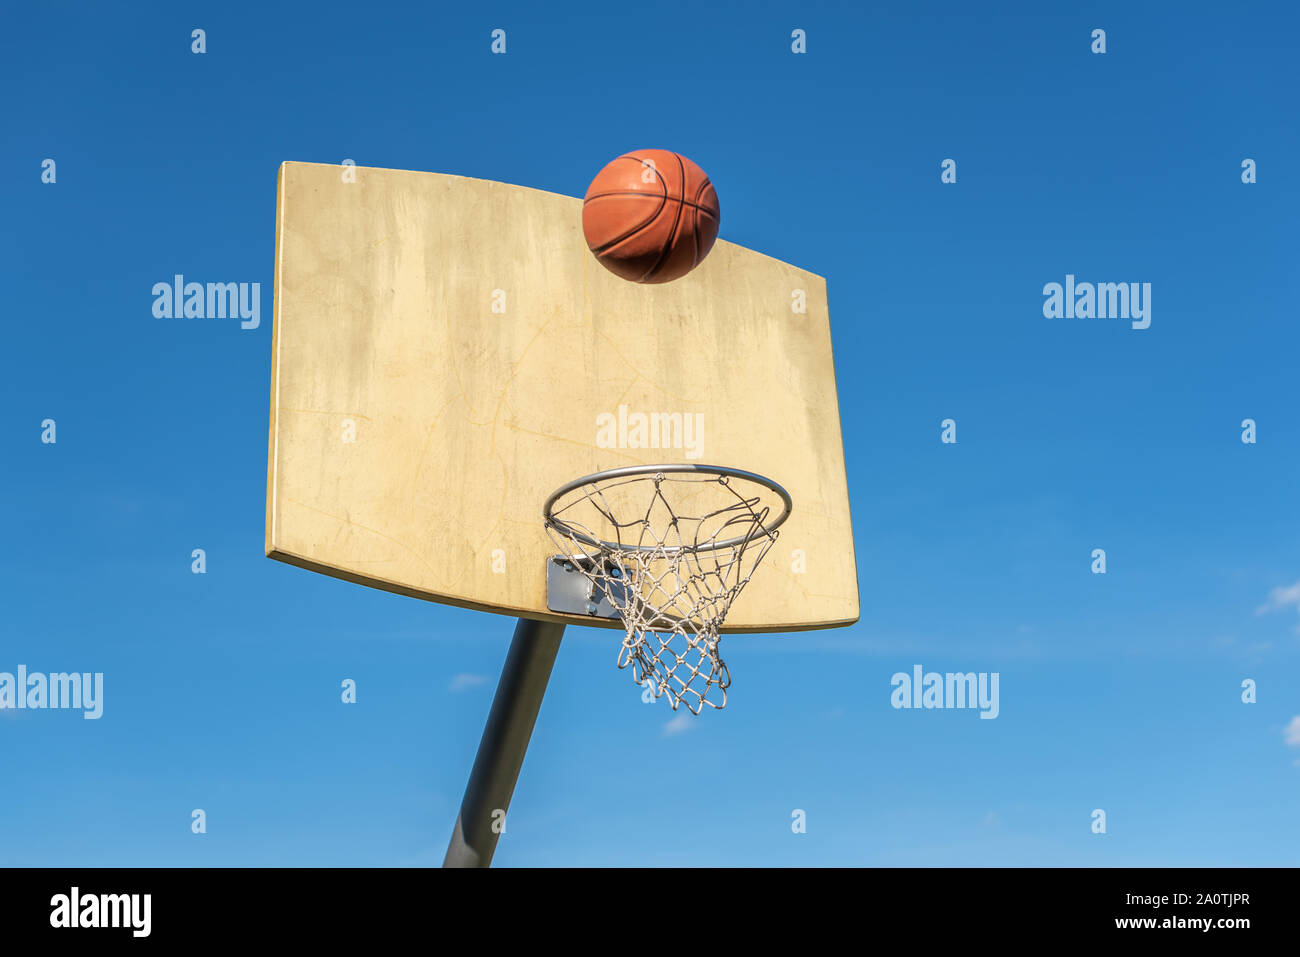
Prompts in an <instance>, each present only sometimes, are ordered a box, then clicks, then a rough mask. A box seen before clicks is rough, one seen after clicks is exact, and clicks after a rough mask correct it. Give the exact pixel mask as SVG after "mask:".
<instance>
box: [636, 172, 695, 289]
mask: <svg viewBox="0 0 1300 957" xmlns="http://www.w3.org/2000/svg"><path fill="white" fill-rule="evenodd" d="M673 159H675V160H677V173H678V176H679V177H680V179H679V182H680V183H681V184H682V186H681V189H679V190H678V191H677V193H678V195H677V197H676V198H677V209H676V210H675V211H674V215H673V225H672V228H671V229H670V230H668V242H666V243H664V247H663V249H661V250H660V251H659V259H658V261H657V262H656V263H655V264H654V265H653V266H652V267H651V268H650V271H649V272H647V273H646V274H645V275H643V276H642V277H641V278H640V279H638V280H637V282H645V281H646V280H648V279H650V278H652V277H653V276H654V274H655V273H657V272H658V271H659V270H660V269H662V268H663V264H664V262H665V261H666V260H667V259H668V253H669V251H670V250H671V249H672V248H673V240H674V239H675V238H676V236H677V230H678V228H679V227H680V226H681V222H682V207H683V206H684V205H685V203H684V202H683V200H684V199H686V167H685V166H684V165H682V158H681V156H680V155H679V154H677V153H674V154H673ZM651 168H652V169H654V171H655V173H656V174H658V173H659V170H658V168H657V167H651ZM659 178H660V179H663V177H662V176H660V177H659ZM667 192H668V182H667V180H665V181H664V193H665V194H666V193H667Z"/></svg>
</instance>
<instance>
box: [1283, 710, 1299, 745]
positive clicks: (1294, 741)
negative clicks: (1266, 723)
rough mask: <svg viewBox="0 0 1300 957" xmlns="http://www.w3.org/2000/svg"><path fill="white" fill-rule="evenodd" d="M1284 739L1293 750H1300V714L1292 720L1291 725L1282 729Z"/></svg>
mask: <svg viewBox="0 0 1300 957" xmlns="http://www.w3.org/2000/svg"><path fill="white" fill-rule="evenodd" d="M1282 737H1283V738H1285V739H1286V743H1287V744H1289V745H1291V747H1293V748H1300V714H1298V715H1296V716H1295V717H1294V718H1292V719H1291V723H1290V724H1288V725H1287V726H1286V727H1285V728H1284V729H1282Z"/></svg>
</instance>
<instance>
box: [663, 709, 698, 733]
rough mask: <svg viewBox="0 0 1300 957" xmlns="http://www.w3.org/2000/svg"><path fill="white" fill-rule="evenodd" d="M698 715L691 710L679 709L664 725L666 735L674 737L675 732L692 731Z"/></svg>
mask: <svg viewBox="0 0 1300 957" xmlns="http://www.w3.org/2000/svg"><path fill="white" fill-rule="evenodd" d="M695 722H696V717H695V715H693V714H691V713H690V712H689V711H679V712H677V715H676V716H675V717H674V718H673V719H672V720H671V721H669V722H668V723H667V724H665V725H664V737H665V738H668V737H672V736H673V735H674V734H681V733H682V732H683V731H690V730H691V729H692V728H694V727H695Z"/></svg>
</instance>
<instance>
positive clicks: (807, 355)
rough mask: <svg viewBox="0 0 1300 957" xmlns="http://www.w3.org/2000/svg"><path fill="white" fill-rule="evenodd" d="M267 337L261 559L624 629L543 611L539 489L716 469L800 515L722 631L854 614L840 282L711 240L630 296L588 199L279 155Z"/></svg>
mask: <svg viewBox="0 0 1300 957" xmlns="http://www.w3.org/2000/svg"><path fill="white" fill-rule="evenodd" d="M722 198H723V202H724V207H723V212H724V216H725V211H726V207H725V201H726V194H725V190H724V191H723V196H722ZM801 310H802V311H801ZM273 339H274V344H273V347H272V351H273V357H272V372H271V429H270V451H269V463H268V476H267V501H266V553H267V555H269V556H270V557H272V558H275V559H279V560H280V561H284V562H289V563H291V564H294V565H299V566H302V567H304V568H309V569H312V570H314V571H318V572H323V573H325V574H328V575H334V576H336V577H339V578H344V579H347V580H349V581H353V582H358V583H361V584H364V585H370V586H372V587H376V588H382V589H386V590H389V591H394V592H399V593H401V594H404V595H411V596H414V597H418V598H424V599H428V600H430V601H438V602H446V603H449V604H453V605H461V606H464V607H468V608H475V609H480V610H483V611H492V612H498V613H502V614H509V615H515V616H522V617H528V618H540V619H546V620H552V621H563V622H568V623H574V624H587V625H592V624H597V625H607V626H609V627H621V625H620V624H619V623H618V622H616V621H601V620H594V619H591V618H587V617H583V616H568V615H562V614H555V613H553V612H550V611H549V610H548V609H547V601H546V575H547V569H546V559H547V558H548V556H550V555H551V554H553V553H554V551H555V548H554V546H553V545H552V543H551V541H550V540H549V538H548V537H547V535H546V533H545V531H544V529H543V525H542V506H543V503H544V502H545V500H546V498H547V496H548V495H549V494H550V493H551V492H552V491H553V490H554V489H556V488H558V487H559V486H561V485H563V484H564V483H566V482H569V481H570V480H572V479H576V478H579V477H580V476H584V475H588V474H591V473H594V472H597V471H601V470H603V469H610V468H617V467H619V466H626V465H638V464H640V465H645V464H652V463H661V462H673V463H678V462H680V463H696V464H710V465H723V466H730V467H733V468H739V469H745V470H747V471H751V472H758V473H760V474H763V475H766V476H768V477H770V478H772V479H774V480H776V481H777V482H779V483H780V484H781V485H783V486H784V487H785V488H786V489H787V490H788V491H789V493H790V495H791V498H792V499H793V501H794V510H793V512H792V514H791V516H790V518H789V520H788V521H787V522H786V524H785V525H784V526H783V527H782V529H781V532H780V538H779V540H778V541H777V543H776V544H775V545H774V546H773V547H772V549H771V551H770V552H769V554H768V555H767V557H766V560H765V561H764V563H763V565H762V566H761V567H760V568H759V569H758V571H757V572H756V573H755V575H754V577H753V579H752V580H751V581H750V583H749V585H748V586H747V587H746V588H745V590H744V592H743V593H742V594H741V596H740V597H739V598H738V599H737V601H736V603H735V605H734V606H733V607H732V609H731V613H730V615H729V616H728V619H727V622H726V626H725V628H724V629H723V631H724V632H757V631H792V630H798V629H805V628H822V627H832V626H836V625H846V624H851V623H852V622H854V621H856V620H857V618H858V585H857V569H856V564H855V561H854V554H853V537H852V526H851V523H850V520H849V498H848V487H847V482H846V479H845V471H844V452H843V445H842V439H841V430H840V416H839V407H838V402H837V398H836V389H835V370H834V365H833V363H832V358H831V335H830V320H829V315H828V311H827V303H826V283H825V281H824V280H822V279H821V278H820V277H818V276H815V275H813V274H812V273H809V272H805V271H804V270H802V269H796V268H795V267H794V266H790V265H787V264H785V263H782V262H779V261H777V260H775V259H771V258H769V257H767V256H763V255H761V254H760V253H756V252H753V251H752V250H749V249H745V248H743V247H741V246H736V245H733V244H731V243H727V242H722V241H719V242H718V243H717V244H716V245H715V246H714V248H713V251H712V252H711V253H710V254H709V256H708V258H707V259H706V260H705V261H704V262H703V263H702V264H701V265H700V266H699V267H698V268H697V269H695V271H694V272H692V273H690V274H689V275H687V276H686V277H684V278H682V279H679V280H677V281H675V282H670V283H666V284H663V285H644V286H643V285H637V284H635V283H631V282H627V281H626V280H623V279H619V278H618V277H616V276H614V275H613V274H612V273H610V272H607V271H606V270H605V269H604V268H603V267H602V266H601V265H600V264H599V263H597V262H596V260H595V259H594V258H593V256H592V255H591V253H590V252H589V251H588V250H587V247H586V244H585V242H584V240H583V235H582V201H581V200H579V199H575V198H572V197H568V196H560V195H556V194H554V193H547V192H542V191H540V190H535V189H527V188H525V187H521V186H512V185H509V184H506V183H496V182H490V181H487V180H478V179H468V178H465V177H461V176H447V175H442V174H438V173H417V172H406V171H402V170H388V169H367V168H361V167H358V168H351V169H349V168H346V167H339V166H330V165H323V164H314V163H285V164H284V165H283V166H281V168H280V177H279V196H278V202H277V207H276V262H275V328H274V335H273ZM655 445H657V446H658V447H651V446H655Z"/></svg>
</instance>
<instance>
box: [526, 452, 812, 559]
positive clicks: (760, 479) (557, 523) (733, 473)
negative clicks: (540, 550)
mask: <svg viewBox="0 0 1300 957" xmlns="http://www.w3.org/2000/svg"><path fill="white" fill-rule="evenodd" d="M678 472H696V473H701V474H704V475H715V476H718V477H719V478H724V477H725V478H739V479H745V480H746V481H749V482H754V483H755V484H757V485H761V486H763V487H764V488H766V489H767V490H768V491H769V492H774V493H775V494H776V495H778V496H779V497H780V499H781V506H782V507H781V514H780V515H778V516H777V517H776V518H775V519H774V520H772V521H771V522H763V523H762V524H761V525H760V528H762V529H763V532H765V533H766V534H769V535H771V534H774V533H775V532H776V530H777V529H778V528H780V527H781V525H782V524H783V523H784V522H785V520H786V519H787V518H789V517H790V512H791V510H792V509H793V508H794V500H793V499H791V498H790V493H789V492H787V491H786V490H785V489H784V488H782V487H781V486H780V485H779V484H778V483H776V482H774V481H772V480H771V479H770V478H768V477H767V476H766V475H759V474H758V473H757V472H746V471H745V470H744V469H733V468H729V467H728V466H725V465H688V464H684V463H680V462H678V463H674V464H668V465H627V466H624V467H623V468H617V469H606V470H605V471H603V472H593V473H592V474H591V475H584V476H583V477H582V478H579V479H574V480H573V481H572V482H566V483H565V484H563V485H561V486H560V487H559V488H557V489H556V490H555V491H554V492H552V493H551V494H550V497H549V498H547V500H546V504H545V505H543V506H542V517H543V518H544V519H545V520H546V524H548V525H550V526H552V527H553V528H556V529H558V530H559V531H562V532H563V533H564V534H565V535H568V536H569V537H571V538H572V539H574V540H575V541H578V542H582V543H583V544H584V545H591V546H593V547H595V548H604V549H622V550H623V551H629V552H658V551H662V552H664V553H665V554H667V555H675V554H677V553H678V552H681V551H697V550H698V551H716V550H718V549H720V548H733V547H735V546H738V545H742V544H746V543H748V542H752V541H754V540H755V539H756V538H761V537H762V534H763V533H759V532H756V533H754V534H751V535H738V536H736V537H735V538H728V539H726V540H724V541H721V542H713V543H712V544H710V545H709V546H708V547H707V548H705V547H700V548H698V549H695V548H690V547H689V546H683V545H674V546H672V547H671V548H656V547H655V546H653V545H622V544H620V543H618V542H606V541H602V540H601V539H599V538H592V537H591V536H589V535H584V534H582V533H581V532H579V531H578V530H577V529H575V528H574V527H573V526H572V525H570V524H569V523H568V522H566V521H565V520H564V519H562V518H559V517H557V516H556V515H553V514H552V509H553V508H554V507H555V503H556V502H558V501H559V500H560V499H561V498H563V497H564V496H565V495H568V494H569V493H570V492H575V491H577V490H578V489H580V488H582V487H583V486H586V485H592V484H596V483H600V482H607V481H611V480H613V479H620V478H633V477H636V476H654V475H659V474H661V473H678ZM742 498H743V496H742Z"/></svg>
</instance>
